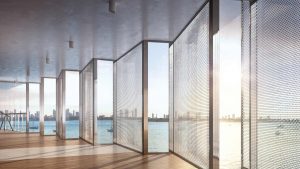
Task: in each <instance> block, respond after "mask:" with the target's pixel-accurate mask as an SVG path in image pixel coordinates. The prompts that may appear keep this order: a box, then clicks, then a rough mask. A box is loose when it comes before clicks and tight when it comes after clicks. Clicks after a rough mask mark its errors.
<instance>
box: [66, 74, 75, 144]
mask: <svg viewBox="0 0 300 169" xmlns="http://www.w3.org/2000/svg"><path fill="white" fill-rule="evenodd" d="M65 73H66V74H65V110H64V111H65V119H66V121H65V136H66V139H68V138H79V72H77V71H66V72H65Z"/></svg>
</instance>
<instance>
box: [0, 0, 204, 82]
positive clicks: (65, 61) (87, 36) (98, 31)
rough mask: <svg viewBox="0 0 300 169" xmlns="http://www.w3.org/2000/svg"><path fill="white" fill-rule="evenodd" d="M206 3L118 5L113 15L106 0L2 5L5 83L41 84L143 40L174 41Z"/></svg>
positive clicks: (22, 0) (15, 0) (21, 0)
mask: <svg viewBox="0 0 300 169" xmlns="http://www.w3.org/2000/svg"><path fill="white" fill-rule="evenodd" d="M204 1H205V0H116V3H117V4H116V13H115V14H112V13H110V12H109V11H108V2H107V0H1V1H0V80H9V81H14V80H17V81H35V82H38V81H39V80H40V77H57V75H58V74H59V72H60V71H61V70H62V69H75V70H80V69H82V68H83V67H84V66H85V65H86V64H87V63H88V62H89V60H90V59H91V58H102V59H112V60H114V59H117V58H118V57H119V56H121V55H122V54H123V53H125V52H126V51H127V50H129V49H130V48H131V47H133V46H134V45H135V44H137V43H138V42H140V41H141V40H143V39H152V40H154V39H155V40H164V41H171V40H173V39H174V38H175V37H176V35H177V34H178V33H179V32H180V31H181V29H182V28H183V27H184V26H185V25H186V24H187V23H188V21H189V20H190V19H191V18H192V16H193V15H194V14H195V13H196V11H197V10H198V9H199V8H200V7H201V5H202V4H203V3H204ZM69 40H72V41H74V48H69V46H68V41H69ZM46 56H48V58H49V64H46Z"/></svg>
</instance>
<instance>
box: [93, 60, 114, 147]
mask: <svg viewBox="0 0 300 169" xmlns="http://www.w3.org/2000/svg"><path fill="white" fill-rule="evenodd" d="M95 86H96V111H97V114H96V115H97V140H98V143H99V144H112V143H113V62H112V61H103V60H97V79H96V80H95Z"/></svg>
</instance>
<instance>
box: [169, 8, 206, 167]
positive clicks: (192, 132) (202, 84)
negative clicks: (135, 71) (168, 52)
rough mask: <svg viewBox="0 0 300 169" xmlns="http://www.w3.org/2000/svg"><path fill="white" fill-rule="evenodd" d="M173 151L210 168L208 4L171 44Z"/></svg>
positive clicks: (200, 165)
mask: <svg viewBox="0 0 300 169" xmlns="http://www.w3.org/2000/svg"><path fill="white" fill-rule="evenodd" d="M174 152H175V153H177V154H179V155H181V156H182V157H184V158H186V159H187V160H189V161H191V162H193V163H194V164H196V165H198V166H199V167H201V168H209V3H208V4H206V6H205V7H204V8H203V9H202V10H201V11H200V13H199V14H198V15H197V16H196V18H195V19H194V20H193V21H192V22H191V23H190V25H189V26H188V27H187V28H186V29H185V30H184V32H183V33H182V34H181V35H180V36H179V38H178V39H177V40H176V41H175V43H174Z"/></svg>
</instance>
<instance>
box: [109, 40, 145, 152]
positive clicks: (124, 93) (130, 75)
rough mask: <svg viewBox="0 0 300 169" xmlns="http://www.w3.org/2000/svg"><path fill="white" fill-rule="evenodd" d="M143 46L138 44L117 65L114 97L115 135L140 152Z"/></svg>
mask: <svg viewBox="0 0 300 169" xmlns="http://www.w3.org/2000/svg"><path fill="white" fill-rule="evenodd" d="M142 49H143V46H142V44H140V45H138V46H137V47H135V48H134V49H132V50H131V51H129V52H128V53H127V54H126V55H125V56H123V57H122V58H120V59H119V60H118V61H116V62H115V63H114V64H116V79H115V80H116V90H115V92H116V98H115V104H116V105H115V106H116V109H115V110H116V112H115V116H116V117H115V121H114V124H115V127H114V132H115V133H116V134H115V135H114V136H115V137H116V138H115V140H116V142H117V143H118V144H121V145H124V146H126V147H129V148H131V149H134V150H137V151H139V152H142V151H143V142H142V141H143V139H142V134H143V126H142V125H143V122H142V117H143V104H142V102H143V92H142V80H143V79H142V63H143V62H142V57H143V50H142Z"/></svg>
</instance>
